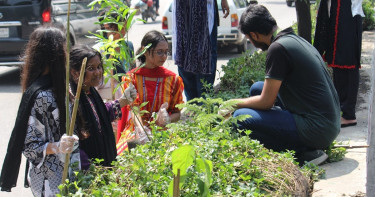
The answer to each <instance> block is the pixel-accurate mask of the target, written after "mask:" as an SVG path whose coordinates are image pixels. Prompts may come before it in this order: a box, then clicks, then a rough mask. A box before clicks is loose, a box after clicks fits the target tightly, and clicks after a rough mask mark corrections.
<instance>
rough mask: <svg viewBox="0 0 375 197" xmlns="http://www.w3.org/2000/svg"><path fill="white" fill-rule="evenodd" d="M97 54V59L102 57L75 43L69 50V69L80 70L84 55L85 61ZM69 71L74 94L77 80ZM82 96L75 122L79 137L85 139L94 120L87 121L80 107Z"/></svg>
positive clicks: (85, 46) (89, 48)
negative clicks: (77, 118)
mask: <svg viewBox="0 0 375 197" xmlns="http://www.w3.org/2000/svg"><path fill="white" fill-rule="evenodd" d="M96 56H98V57H99V59H100V60H101V59H102V56H101V54H100V53H99V52H98V51H96V50H95V49H93V48H91V47H89V46H87V45H75V46H74V47H73V48H72V50H71V51H70V70H75V71H78V72H80V70H81V67H82V61H83V59H84V58H85V57H87V62H89V61H90V59H91V58H93V57H96ZM69 73H70V78H69V81H70V87H71V90H72V93H73V94H74V95H76V93H77V80H76V79H74V76H73V75H72V74H71V72H69ZM83 100H85V98H84V97H81V99H80V105H79V108H78V117H79V118H80V119H79V120H77V122H76V124H77V126H78V128H79V132H78V136H79V138H80V139H86V138H88V137H89V136H90V132H89V131H88V130H89V129H90V125H91V124H96V122H89V121H88V119H89V118H88V117H85V112H84V109H83V108H82V105H83V104H82V103H83Z"/></svg>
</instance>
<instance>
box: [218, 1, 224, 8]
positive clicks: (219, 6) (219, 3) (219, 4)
mask: <svg viewBox="0 0 375 197" xmlns="http://www.w3.org/2000/svg"><path fill="white" fill-rule="evenodd" d="M217 6H218V8H219V10H222V9H223V8H221V0H217Z"/></svg>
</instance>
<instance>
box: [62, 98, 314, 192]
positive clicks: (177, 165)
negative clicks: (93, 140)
mask: <svg viewBox="0 0 375 197" xmlns="http://www.w3.org/2000/svg"><path fill="white" fill-rule="evenodd" d="M197 103H199V105H198V104H197ZM220 105H222V106H225V107H229V106H230V105H234V104H233V103H224V101H223V100H222V99H211V98H207V99H203V98H200V99H196V100H194V101H191V102H188V103H185V104H181V105H179V108H185V109H186V111H187V113H188V114H189V119H188V121H180V122H177V123H172V124H169V125H168V130H166V131H157V130H156V129H154V128H155V127H152V128H153V133H154V139H153V140H152V141H151V142H149V143H147V144H145V145H143V146H138V147H137V148H135V149H132V151H131V152H126V153H124V154H123V155H122V156H118V157H117V161H116V162H114V163H113V167H112V168H104V167H100V166H96V167H94V166H91V168H90V170H89V171H86V172H78V173H77V179H76V181H75V182H70V183H66V184H65V186H66V187H65V188H68V190H64V191H62V194H61V195H62V196H171V191H172V189H171V187H172V182H173V176H174V175H176V174H177V170H178V169H179V170H180V184H179V187H180V189H181V191H180V192H181V196H210V195H212V196H293V195H297V194H300V193H301V192H302V193H303V192H307V190H306V189H308V188H309V187H308V180H307V179H306V178H305V176H304V175H303V174H302V173H301V172H300V171H299V167H298V166H297V165H296V164H295V162H294V159H293V154H292V153H291V152H286V153H276V152H273V151H270V150H268V149H266V148H264V147H263V146H262V145H261V144H260V143H259V142H258V141H255V140H251V139H250V138H249V137H247V136H243V135H245V133H244V132H241V131H233V130H232V129H231V126H232V124H233V123H234V122H235V121H238V120H243V119H245V118H248V116H240V117H236V118H233V117H231V118H228V119H225V118H223V117H220V116H218V115H217V112H218V110H219V106H220ZM302 183H304V184H302ZM168 191H169V192H168Z"/></svg>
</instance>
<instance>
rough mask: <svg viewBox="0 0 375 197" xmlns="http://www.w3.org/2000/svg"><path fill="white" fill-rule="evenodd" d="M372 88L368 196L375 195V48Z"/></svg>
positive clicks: (369, 119)
mask: <svg viewBox="0 0 375 197" xmlns="http://www.w3.org/2000/svg"><path fill="white" fill-rule="evenodd" d="M371 65H372V68H371V89H370V96H369V108H368V145H369V148H368V150H367V182H366V193H367V196H369V197H370V196H375V121H372V117H375V111H373V110H372V107H373V106H374V104H375V99H374V96H375V94H374V82H375V68H374V66H375V50H374V51H373V55H372V60H371Z"/></svg>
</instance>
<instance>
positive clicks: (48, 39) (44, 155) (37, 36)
mask: <svg viewBox="0 0 375 197" xmlns="http://www.w3.org/2000/svg"><path fill="white" fill-rule="evenodd" d="M65 41H66V40H65V35H64V33H63V32H62V31H61V30H60V29H57V28H55V27H45V26H43V27H39V28H37V29H35V30H34V32H33V33H32V34H31V36H30V40H29V42H28V44H27V46H26V51H25V54H24V59H23V60H24V62H25V64H24V66H23V68H22V74H21V85H22V91H23V95H22V99H21V103H20V106H19V110H18V114H17V118H16V123H15V126H14V129H13V131H12V135H11V138H10V141H9V144H8V150H7V154H6V157H5V159H4V164H3V168H2V172H1V179H0V184H1V190H2V191H8V192H10V190H11V188H12V187H15V186H16V182H17V177H18V172H19V167H20V162H21V152H22V153H23V155H24V156H25V157H26V158H27V160H28V162H29V166H30V167H29V170H28V176H27V177H28V182H29V185H30V187H31V191H32V193H33V195H34V196H53V195H55V194H57V193H59V189H58V186H59V185H60V183H61V179H62V172H63V169H64V162H65V154H66V153H71V152H73V150H74V144H75V142H77V141H78V137H77V136H74V135H73V136H67V135H65V133H66V128H65V122H66V120H65V114H66V113H67V112H66V110H65V103H64V99H65V62H66V60H65V58H66V51H65V49H66V47H65ZM77 154H78V150H77V149H76V150H75V151H74V152H73V154H72V157H71V158H79V157H75V156H76V155H77ZM75 162H79V160H75V159H71V163H75Z"/></svg>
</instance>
